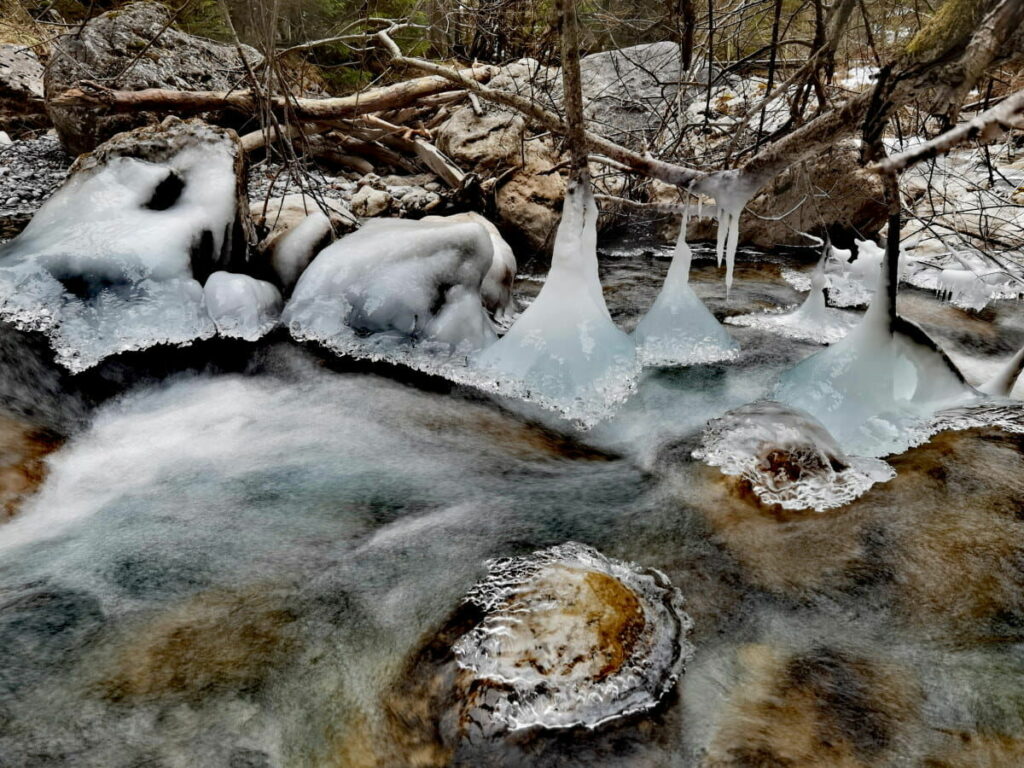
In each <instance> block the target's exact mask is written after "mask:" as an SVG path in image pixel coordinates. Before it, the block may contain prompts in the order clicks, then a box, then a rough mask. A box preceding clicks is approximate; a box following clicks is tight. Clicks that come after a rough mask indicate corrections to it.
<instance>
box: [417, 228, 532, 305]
mask: <svg viewBox="0 0 1024 768" xmlns="http://www.w3.org/2000/svg"><path fill="white" fill-rule="evenodd" d="M423 221H451V222H475V223H477V224H479V225H480V226H481V227H483V228H484V229H486V230H487V234H488V235H489V236H490V238H491V245H492V246H493V247H494V258H493V260H492V261H491V268H490V269H489V270H487V274H486V275H485V276H484V281H483V284H482V285H481V286H480V296H481V298H483V301H484V306H485V307H487V310H488V311H489V312H491V313H492V315H493V317H494V319H495V320H496V321H502V320H505V319H507V318H510V317H511V315H512V313H513V312H514V310H515V305H514V302H513V300H512V283H513V281H514V280H515V277H516V256H515V254H514V253H513V252H512V247H511V246H510V245H509V244H508V243H506V242H505V239H504V238H503V237H502V236H501V233H500V232H499V231H498V228H497V227H496V226H494V224H492V223H491V222H490V221H489V220H488V219H487V218H485V217H483V216H481V215H480V214H479V213H473V212H469V213H456V214H454V215H452V216H424V217H423Z"/></svg>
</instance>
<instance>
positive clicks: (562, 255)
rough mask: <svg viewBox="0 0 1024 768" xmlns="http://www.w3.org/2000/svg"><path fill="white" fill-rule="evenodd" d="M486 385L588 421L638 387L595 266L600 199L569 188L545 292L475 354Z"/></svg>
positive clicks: (629, 351)
mask: <svg viewBox="0 0 1024 768" xmlns="http://www.w3.org/2000/svg"><path fill="white" fill-rule="evenodd" d="M476 364H477V367H478V369H479V371H478V373H479V374H480V379H481V382H480V386H483V387H484V388H487V389H491V390H493V391H496V392H498V393H500V394H504V395H511V396H514V397H520V398H523V399H526V400H530V401H533V402H536V403H538V404H540V405H542V406H544V407H546V408H550V409H552V410H556V411H559V412H561V413H562V414H563V415H565V416H566V417H567V418H569V419H572V420H575V421H577V422H579V423H581V424H583V425H585V426H589V425H592V424H594V423H596V422H597V421H600V420H601V419H602V418H604V417H605V416H607V415H608V413H609V412H610V409H611V408H612V407H613V406H614V405H616V404H618V403H620V402H622V401H624V400H625V399H626V398H627V397H628V396H629V394H630V393H631V392H632V391H633V389H634V388H635V386H636V378H637V374H638V368H639V366H638V364H637V359H636V349H635V347H634V345H633V341H632V339H630V338H629V336H627V335H626V334H625V333H623V332H622V331H621V330H619V329H618V328H617V327H616V326H615V323H613V322H612V319H611V315H609V313H608V307H607V306H606V305H605V302H604V294H603V293H602V289H601V281H600V278H599V277H598V272H597V206H596V205H595V203H594V197H593V195H592V194H591V192H590V190H589V189H586V188H583V187H580V186H574V187H571V188H570V190H569V191H568V193H567V194H566V197H565V203H564V205H563V209H562V221H561V223H560V224H559V225H558V232H557V234H556V236H555V245H554V252H553V254H552V257H551V270H550V272H549V273H548V278H547V281H546V282H545V283H544V287H543V288H541V291H540V294H538V296H537V298H536V299H535V300H534V301H533V303H532V304H530V306H529V307H528V308H527V309H526V311H525V312H523V314H522V315H521V316H520V317H519V319H518V320H517V321H516V322H515V324H514V325H513V326H512V328H511V329H510V330H509V332H508V333H507V334H506V335H505V336H504V337H503V338H502V339H501V340H499V341H498V342H497V343H496V344H494V345H492V346H490V347H488V348H487V349H485V350H484V351H483V352H482V353H481V354H480V355H479V356H478V357H477V359H476Z"/></svg>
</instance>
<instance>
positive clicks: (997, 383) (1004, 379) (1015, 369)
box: [978, 347, 1024, 397]
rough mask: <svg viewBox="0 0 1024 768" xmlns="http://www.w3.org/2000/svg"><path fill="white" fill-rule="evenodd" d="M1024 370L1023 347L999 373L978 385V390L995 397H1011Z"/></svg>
mask: <svg viewBox="0 0 1024 768" xmlns="http://www.w3.org/2000/svg"><path fill="white" fill-rule="evenodd" d="M1022 371H1024V347H1021V348H1020V350H1019V351H1018V352H1017V354H1015V355H1014V356H1013V357H1011V358H1010V359H1009V361H1008V362H1007V363H1006V365H1005V366H1003V369H1002V370H1001V371H999V373H997V374H996V375H995V376H993V377H992V378H991V379H990V380H989V381H986V382H985V383H984V384H983V385H981V386H980V387H978V391H979V392H983V393H984V394H986V395H993V396H995V397H1009V396H1010V393H1011V392H1012V391H1013V387H1014V385H1015V384H1016V383H1017V379H1018V378H1020V375H1021V372H1022Z"/></svg>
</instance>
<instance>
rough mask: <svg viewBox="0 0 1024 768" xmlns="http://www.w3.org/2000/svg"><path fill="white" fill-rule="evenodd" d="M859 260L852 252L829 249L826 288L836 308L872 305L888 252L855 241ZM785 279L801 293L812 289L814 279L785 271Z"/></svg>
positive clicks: (868, 241)
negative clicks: (880, 271)
mask: <svg viewBox="0 0 1024 768" xmlns="http://www.w3.org/2000/svg"><path fill="white" fill-rule="evenodd" d="M854 242H855V243H856V245H857V258H856V259H854V258H853V251H850V250H847V249H845V248H836V247H835V246H829V249H830V250H829V254H828V257H827V258H826V260H825V287H826V288H827V289H828V300H829V303H830V304H831V305H832V306H835V307H860V306H864V305H865V304H870V303H871V298H872V296H874V292H875V284H876V283H877V282H878V270H879V268H880V267H881V264H882V257H883V256H884V255H885V251H884V250H883V249H881V248H879V247H878V246H877V245H876V244H875V243H873V242H871V241H870V240H855V241H854ZM782 275H783V277H785V279H786V280H787V282H789V284H790V285H792V286H793V287H794V288H796V289H797V290H798V291H807V290H810V288H811V280H810V278H809V277H808V276H807V275H805V274H804V273H801V272H797V271H795V270H787V269H784V270H783V271H782Z"/></svg>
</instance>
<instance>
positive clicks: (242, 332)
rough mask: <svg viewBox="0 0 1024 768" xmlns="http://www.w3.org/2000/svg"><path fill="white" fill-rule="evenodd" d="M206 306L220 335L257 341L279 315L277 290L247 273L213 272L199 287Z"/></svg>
mask: <svg viewBox="0 0 1024 768" xmlns="http://www.w3.org/2000/svg"><path fill="white" fill-rule="evenodd" d="M203 293H204V295H205V298H206V309H207V311H208V312H209V314H210V317H211V318H212V319H213V322H214V325H216V326H217V333H219V334H220V335H221V336H226V337H228V338H234V339H244V340H245V341H257V340H258V339H260V338H262V337H263V336H265V335H266V334H268V333H270V331H272V330H273V328H274V326H275V325H277V321H278V319H279V318H280V316H281V292H280V291H278V290H277V288H276V287H275V286H274V285H272V284H270V283H268V282H266V281H264V280H257V279H256V278H254V277H250V276H249V275H239V274H235V273H232V272H214V273H213V274H212V275H210V276H209V277H208V278H207V279H206V285H205V286H204V287H203Z"/></svg>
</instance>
